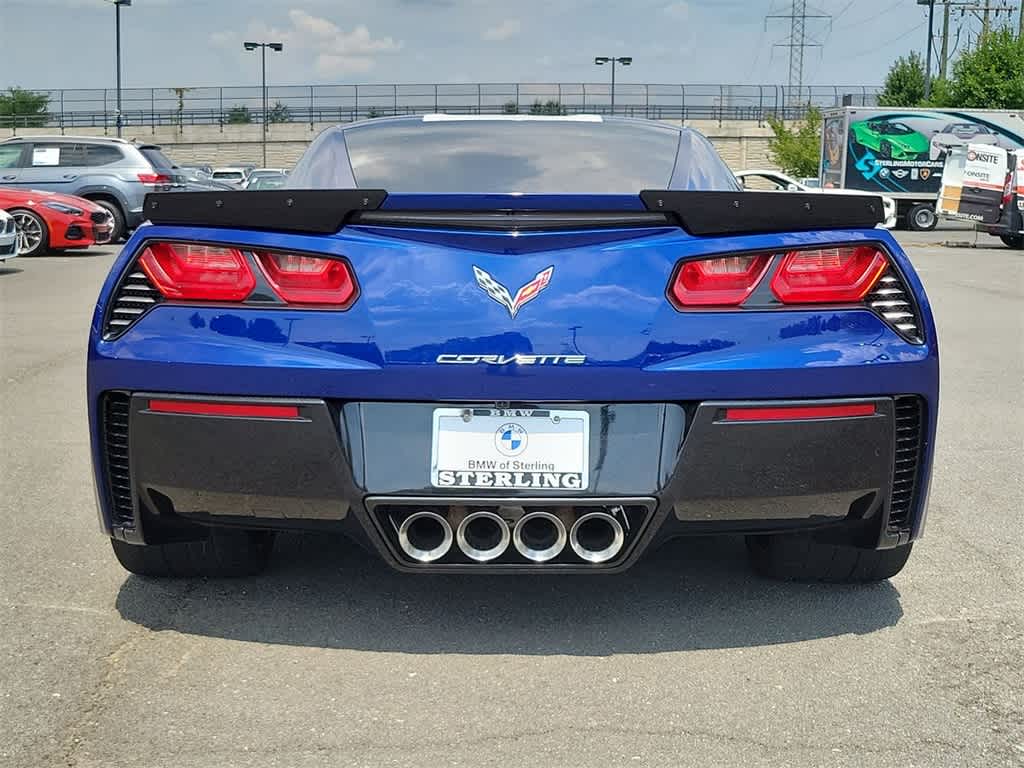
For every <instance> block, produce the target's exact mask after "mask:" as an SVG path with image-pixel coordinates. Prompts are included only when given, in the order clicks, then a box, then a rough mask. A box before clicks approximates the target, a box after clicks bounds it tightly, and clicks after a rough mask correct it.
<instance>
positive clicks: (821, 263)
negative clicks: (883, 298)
mask: <svg viewBox="0 0 1024 768" xmlns="http://www.w3.org/2000/svg"><path fill="white" fill-rule="evenodd" d="M888 264H889V262H888V260H887V259H886V258H885V254H883V253H882V252H881V251H880V250H879V249H878V248H875V247H874V246H871V245H859V246H847V247H843V248H820V249H816V250H811V251H790V252H789V253H787V254H786V255H785V256H784V257H783V259H782V263H781V264H779V268H778V269H777V270H776V272H775V276H774V277H773V278H772V293H774V294H775V296H776V298H778V299H779V301H782V302H783V303H785V304H821V303H826V304H832V303H840V302H852V301H860V300H861V299H863V298H864V297H865V296H866V295H867V294H868V292H869V291H870V290H871V289H872V288H874V286H875V283H876V282H878V278H880V277H881V276H882V273H883V272H885V270H886V267H887V266H888Z"/></svg>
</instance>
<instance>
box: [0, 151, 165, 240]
mask: <svg viewBox="0 0 1024 768" xmlns="http://www.w3.org/2000/svg"><path fill="white" fill-rule="evenodd" d="M184 183H185V178H184V176H183V175H182V174H181V171H180V169H177V168H176V167H175V166H174V164H173V163H172V162H171V161H170V160H168V159H167V157H166V156H165V155H164V154H163V153H162V152H161V151H160V147H158V146H156V145H154V144H137V143H135V142H131V141H126V140H125V139H113V138H105V137H102V136H15V137H14V138H11V139H7V140H6V141H0V186H3V187H14V188H19V187H20V188H24V189H43V190H48V191H51V192H62V193H64V194H67V195H78V196H79V197H84V198H87V199H89V200H92V201H93V202H95V203H97V204H98V205H101V206H103V207H104V208H106V209H107V210H108V211H110V215H111V216H112V217H113V219H114V232H113V235H112V237H111V240H112V241H113V242H117V240H118V239H119V238H121V237H122V236H123V235H125V233H127V232H128V230H131V229H134V228H135V227H136V226H138V225H139V224H140V223H141V222H142V201H143V198H145V196H146V193H147V192H154V191H164V190H168V189H171V188H172V187H174V186H179V185H183V184H184Z"/></svg>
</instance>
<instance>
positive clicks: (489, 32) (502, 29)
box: [483, 19, 523, 40]
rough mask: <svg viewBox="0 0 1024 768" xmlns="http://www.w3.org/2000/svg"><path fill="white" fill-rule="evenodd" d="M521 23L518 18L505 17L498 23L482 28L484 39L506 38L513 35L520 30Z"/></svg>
mask: <svg viewBox="0 0 1024 768" xmlns="http://www.w3.org/2000/svg"><path fill="white" fill-rule="evenodd" d="M522 28H523V25H522V23H521V22H520V21H519V19H505V20H504V21H502V22H501V23H500V24H498V25H496V26H493V27H488V28H487V29H485V30H484V34H483V39H484V40H508V39H510V38H513V37H515V36H516V35H518V34H519V33H520V31H522Z"/></svg>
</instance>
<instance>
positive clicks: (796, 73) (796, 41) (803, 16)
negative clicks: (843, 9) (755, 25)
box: [764, 0, 832, 100]
mask: <svg viewBox="0 0 1024 768" xmlns="http://www.w3.org/2000/svg"><path fill="white" fill-rule="evenodd" d="M772 19H786V20H788V21H789V38H788V39H787V40H786V42H784V43H776V44H775V47H776V48H789V92H790V99H791V100H792V99H794V98H795V99H797V100H799V98H800V90H801V88H803V84H804V51H805V50H806V49H807V48H821V43H819V42H818V41H817V40H814V39H808V36H807V22H808V20H814V21H817V20H820V19H829V20H831V19H832V17H831V16H830V15H828V14H826V13H821V12H819V11H815V10H813V9H812V10H811V11H810V12H808V10H807V0H793V6H792V8H791V10H790V12H789V13H788V14H772V15H770V16H766V17H765V21H764V23H765V29H767V28H768V22H769V21H771V20H772ZM794 91H795V92H794Z"/></svg>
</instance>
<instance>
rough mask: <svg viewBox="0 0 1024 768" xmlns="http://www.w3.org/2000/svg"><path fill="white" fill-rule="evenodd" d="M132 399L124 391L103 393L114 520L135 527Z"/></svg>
mask: <svg viewBox="0 0 1024 768" xmlns="http://www.w3.org/2000/svg"><path fill="white" fill-rule="evenodd" d="M128 403H129V397H128V395H127V394H126V393H124V392H108V393H106V394H105V395H103V405H102V412H103V427H102V429H103V459H104V464H105V469H106V475H107V498H108V500H109V502H110V517H111V522H112V523H113V524H114V525H115V526H128V527H131V526H134V524H135V503H134V498H133V494H132V485H131V474H130V472H129V467H128Z"/></svg>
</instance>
